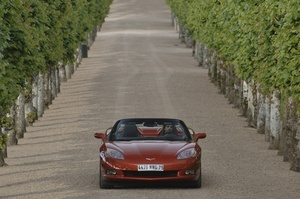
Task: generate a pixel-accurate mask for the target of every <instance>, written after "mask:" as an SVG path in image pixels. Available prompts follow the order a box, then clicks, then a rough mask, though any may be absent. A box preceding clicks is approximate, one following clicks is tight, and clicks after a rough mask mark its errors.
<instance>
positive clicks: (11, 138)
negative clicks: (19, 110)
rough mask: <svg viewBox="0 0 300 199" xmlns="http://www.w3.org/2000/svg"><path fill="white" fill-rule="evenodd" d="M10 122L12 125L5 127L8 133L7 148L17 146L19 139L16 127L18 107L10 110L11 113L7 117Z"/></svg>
mask: <svg viewBox="0 0 300 199" xmlns="http://www.w3.org/2000/svg"><path fill="white" fill-rule="evenodd" d="M6 117H7V118H8V119H9V120H10V121H11V123H10V125H9V126H6V127H5V130H6V133H7V146H11V145H17V144H18V139H17V137H16V131H15V128H14V127H15V125H16V120H15V119H16V105H15V104H13V106H12V107H11V108H10V113H9V114H7V116H6Z"/></svg>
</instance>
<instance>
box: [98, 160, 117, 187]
mask: <svg viewBox="0 0 300 199" xmlns="http://www.w3.org/2000/svg"><path fill="white" fill-rule="evenodd" d="M99 187H100V189H111V188H113V187H114V186H113V185H112V184H110V183H108V182H106V181H105V180H103V177H102V171H101V165H100V169H99Z"/></svg>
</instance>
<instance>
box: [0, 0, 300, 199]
mask: <svg viewBox="0 0 300 199" xmlns="http://www.w3.org/2000/svg"><path fill="white" fill-rule="evenodd" d="M207 74H208V71H207V70H206V69H203V68H201V67H198V66H197V62H196V60H195V59H194V58H193V57H192V51H191V49H188V48H186V47H185V45H184V44H182V43H180V41H179V39H178V33H177V32H176V31H174V29H173V27H172V25H171V17H170V10H169V7H168V6H167V4H166V3H165V0H126V1H125V0H114V3H113V4H112V6H111V11H110V14H109V15H108V17H107V19H106V22H105V23H104V25H103V27H102V30H101V31H100V32H98V37H97V39H96V41H95V42H94V43H93V45H92V47H91V49H90V50H89V52H88V58H85V59H83V61H82V63H81V65H80V67H79V68H78V70H77V71H76V72H75V74H74V75H73V76H72V78H71V79H69V80H68V81H67V82H66V83H63V84H62V88H61V93H60V94H59V95H58V97H57V98H56V99H55V100H54V102H53V104H52V105H51V106H50V109H48V110H46V111H45V114H44V115H43V117H42V118H39V120H38V121H37V122H36V123H35V124H34V126H32V127H28V128H27V132H26V133H25V138H23V139H20V140H19V144H18V145H17V146H11V147H9V148H8V156H9V157H8V158H7V159H6V163H7V164H8V165H9V166H6V167H3V168H0V198H5V199H6V198H8V199H12V198H18V199H27V198H28V199H34V198H37V199H40V198H43V199H47V198H49V199H53V198H72V199H74V198H87V199H92V198H101V199H105V198H110V199H118V198H122V199H126V198H130V199H134V198H145V199H146V198H147V199H148V198H149V199H150V198H156V199H159V198H163V199H165V198H172V199H177V198H180V199H182V198H205V199H206V198H208V199H220V198H222V199H223V198H228V199H235V198H236V199H242V198H245V199H246V198H247V199H248V198H249V199H250V198H251V199H252V198H253V199H265V198H272V199H283V198H284V199H298V198H300V173H296V172H293V171H290V170H289V163H286V162H283V161H282V157H281V156H278V155H277V151H273V150H269V149H268V143H266V142H265V141H264V136H263V135H259V134H257V133H256V130H255V129H253V128H248V127H247V123H246V119H245V118H243V117H241V116H240V115H239V112H238V110H236V109H234V108H232V105H231V104H229V103H228V101H227V99H225V98H224V96H223V95H221V94H219V92H218V89H217V88H216V87H215V86H214V85H213V84H211V82H210V80H209V78H208V75H207ZM123 117H175V118H180V119H182V120H184V121H185V122H186V123H187V124H188V125H189V126H190V127H192V128H193V129H195V131H198V132H199V131H204V132H206V133H207V138H206V139H204V140H200V141H199V143H200V144H201V145H202V148H203V155H202V157H203V159H202V160H203V165H202V173H203V178H202V179H203V186H202V188H201V189H181V188H174V187H139V188H134V187H132V188H120V189H113V190H101V189H99V184H98V171H99V168H98V164H99V162H98V161H99V160H98V147H99V146H100V141H99V140H96V139H94V137H93V134H94V133H95V132H96V131H105V129H106V128H108V127H110V126H111V125H112V124H113V123H114V122H115V120H117V119H120V118H123Z"/></svg>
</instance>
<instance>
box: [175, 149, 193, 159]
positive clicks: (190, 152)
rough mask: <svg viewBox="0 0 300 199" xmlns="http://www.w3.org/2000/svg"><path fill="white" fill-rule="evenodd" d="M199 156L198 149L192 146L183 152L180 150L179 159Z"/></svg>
mask: <svg viewBox="0 0 300 199" xmlns="http://www.w3.org/2000/svg"><path fill="white" fill-rule="evenodd" d="M196 156H197V151H196V150H195V149H194V148H192V149H186V150H184V151H182V152H180V153H179V154H178V155H177V159H179V160H181V159H187V158H194V157H196Z"/></svg>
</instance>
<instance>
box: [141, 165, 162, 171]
mask: <svg viewBox="0 0 300 199" xmlns="http://www.w3.org/2000/svg"><path fill="white" fill-rule="evenodd" d="M163 170H164V165H162V164H140V165H138V171H163Z"/></svg>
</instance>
